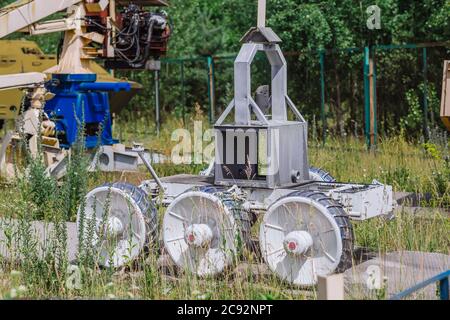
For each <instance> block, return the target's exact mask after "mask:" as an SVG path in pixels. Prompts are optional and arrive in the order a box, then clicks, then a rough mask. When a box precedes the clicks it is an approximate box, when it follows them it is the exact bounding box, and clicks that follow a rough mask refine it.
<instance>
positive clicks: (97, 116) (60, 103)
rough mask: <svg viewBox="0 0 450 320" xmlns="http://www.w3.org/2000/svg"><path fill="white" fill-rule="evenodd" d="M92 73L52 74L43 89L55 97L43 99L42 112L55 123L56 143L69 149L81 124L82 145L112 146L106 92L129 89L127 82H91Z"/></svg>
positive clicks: (90, 146) (112, 140)
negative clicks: (58, 142) (84, 143)
mask: <svg viewBox="0 0 450 320" xmlns="http://www.w3.org/2000/svg"><path fill="white" fill-rule="evenodd" d="M96 80H97V75H95V74H54V75H53V76H52V80H51V81H50V82H49V83H48V84H47V89H48V90H49V91H50V92H52V93H53V94H55V97H54V98H53V99H51V100H49V101H47V103H46V105H45V112H46V113H47V114H48V115H49V117H50V118H51V119H52V120H53V121H54V122H55V123H56V132H57V136H58V139H59V140H60V145H61V147H63V148H70V147H71V146H72V144H73V143H75V142H76V140H77V136H78V131H79V129H80V127H81V126H82V124H83V123H84V126H85V141H86V148H89V149H90V148H95V147H97V146H98V145H99V144H100V145H113V144H115V143H117V142H118V141H117V140H115V139H113V137H112V121H111V113H110V107H109V96H108V92H109V91H114V92H117V91H129V90H130V89H131V85H130V84H129V83H127V82H101V83H100V82H95V81H96Z"/></svg>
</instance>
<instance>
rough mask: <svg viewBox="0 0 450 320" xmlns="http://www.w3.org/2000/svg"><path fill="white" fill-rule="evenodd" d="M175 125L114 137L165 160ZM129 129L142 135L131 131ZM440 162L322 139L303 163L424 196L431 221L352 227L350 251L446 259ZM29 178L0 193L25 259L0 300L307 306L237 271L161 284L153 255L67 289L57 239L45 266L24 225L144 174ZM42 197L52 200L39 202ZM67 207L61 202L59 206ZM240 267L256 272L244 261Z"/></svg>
mask: <svg viewBox="0 0 450 320" xmlns="http://www.w3.org/2000/svg"><path fill="white" fill-rule="evenodd" d="M179 125H180V123H179V122H178V121H175V120H173V121H170V122H169V123H168V124H166V125H165V126H164V127H163V130H162V132H161V136H160V137H159V138H157V137H155V135H153V134H151V133H150V132H149V131H148V130H146V131H144V130H137V129H136V130H135V129H133V128H131V129H130V130H128V131H127V130H125V127H123V128H122V129H121V135H122V139H123V140H124V141H125V142H126V143H127V144H129V143H131V142H133V141H140V142H143V143H144V144H145V146H146V147H149V148H152V149H154V150H157V151H159V152H161V153H163V154H166V155H170V151H171V149H172V147H173V146H174V145H175V144H176V143H177V142H176V141H171V132H172V130H173V128H175V127H177V126H179ZM118 126H119V125H116V131H117V130H118V128H117V127H118ZM138 128H144V127H143V126H141V125H139V126H138ZM436 148H439V146H437V147H436ZM446 153H448V150H440V152H439V153H438V154H436V153H435V152H430V150H429V148H424V146H422V145H420V144H417V143H411V142H407V141H406V139H405V138H404V137H394V138H386V139H383V140H382V141H380V143H379V145H378V149H377V151H376V152H367V151H366V149H365V146H364V143H363V141H362V140H360V139H355V138H348V139H345V140H342V139H329V140H328V141H327V143H326V144H325V146H323V145H322V144H321V143H319V142H314V141H313V142H310V149H309V160H310V163H311V164H312V165H314V166H317V167H321V168H323V169H325V170H327V171H329V172H331V173H332V175H333V176H334V177H335V178H336V179H337V180H339V181H342V182H361V183H370V182H372V180H373V179H377V180H379V181H381V182H383V183H389V184H391V185H392V186H393V187H394V189H395V190H396V191H412V192H418V193H428V194H430V196H431V201H430V202H429V203H427V205H428V206H430V207H431V208H432V212H431V213H429V214H426V215H416V216H413V215H411V214H408V213H400V214H398V215H397V216H396V217H395V219H393V220H386V219H384V218H375V219H372V220H369V221H364V222H357V223H356V222H355V223H354V227H355V237H356V243H355V245H357V246H361V247H366V248H369V249H370V250H372V251H374V252H377V253H379V254H383V253H386V252H391V251H399V250H400V251H402V250H412V251H428V252H440V253H444V254H449V248H450V240H449V235H450V220H449V215H448V209H449V203H450V201H449V191H450V182H449V181H450V170H449V169H448V164H447V163H446V161H445V160H444V158H445V154H446ZM80 159H82V158H79V159H78V160H77V161H81V160H80ZM205 166H206V164H204V165H195V166H186V165H185V166H173V165H157V166H156V170H157V171H158V173H159V174H160V175H161V176H168V175H173V174H178V173H193V174H196V173H198V172H199V171H200V170H201V169H203V168H204V167H205ZM33 170H35V171H34V174H36V176H35V177H34V179H31V180H29V179H28V180H27V179H25V180H20V181H19V182H18V183H15V184H13V185H8V186H6V185H5V186H4V187H3V188H2V191H1V192H0V215H1V216H3V217H7V216H11V217H16V218H21V221H22V222H21V225H22V227H21V229H22V233H21V235H22V238H23V241H28V242H27V243H29V245H27V246H25V247H24V248H23V249H22V250H21V252H20V254H22V255H24V256H25V258H24V259H22V262H21V263H18V262H10V261H5V260H0V269H1V270H0V298H4V299H7V298H51V297H60V298H70V299H72V298H111V299H122V298H124V299H134V298H136V299H313V298H315V296H316V295H315V291H314V288H313V289H312V290H310V291H302V290H299V289H298V288H295V287H292V286H289V285H287V284H285V283H282V282H281V281H279V280H278V279H277V278H275V277H274V276H273V275H271V274H270V273H269V274H265V275H264V276H261V275H258V274H256V273H255V272H254V271H252V270H251V268H249V267H248V268H246V267H245V266H244V267H243V266H240V268H241V269H242V270H241V272H236V271H234V270H231V271H229V272H227V273H225V274H224V275H222V276H220V277H218V278H214V279H198V278H196V277H193V276H192V275H189V274H178V275H177V276H164V275H163V273H162V272H161V271H160V268H159V266H158V262H157V260H158V253H157V252H156V251H153V252H151V253H150V254H149V255H148V256H146V257H142V258H140V260H139V261H137V262H136V263H135V264H133V265H132V266H129V268H128V269H127V270H110V269H107V270H105V269H99V268H96V267H95V266H91V268H87V267H83V266H81V267H82V275H83V277H82V278H83V284H82V288H81V289H68V288H67V285H66V281H67V279H68V275H67V273H66V271H65V270H66V268H67V259H66V257H64V255H63V254H61V253H60V251H58V250H60V249H61V246H62V245H63V244H64V241H65V240H66V238H65V237H66V234H65V233H64V230H62V229H59V230H57V232H55V233H54V234H53V235H51V239H52V240H53V244H52V243H50V244H49V247H48V248H47V255H46V257H45V259H37V258H36V248H35V247H34V246H33V239H28V238H27V237H26V235H27V233H29V232H28V231H29V224H28V221H29V220H32V219H35V218H46V219H48V220H51V221H62V220H63V217H64V219H66V218H67V217H69V219H72V220H73V219H74V208H75V207H76V206H75V205H74V203H77V201H78V202H79V198H80V195H83V194H84V193H85V192H86V191H87V190H90V189H91V188H93V187H95V186H97V185H100V184H102V183H104V182H111V181H116V180H122V181H128V182H131V183H134V184H138V183H139V182H140V181H142V180H144V179H148V178H150V176H149V174H148V173H147V172H145V171H144V170H142V172H140V173H136V174H121V173H115V174H103V173H94V174H86V173H85V171H83V169H82V168H79V167H77V166H76V164H74V165H73V166H72V168H71V174H70V175H69V177H70V179H69V180H68V181H65V183H64V184H63V186H62V187H61V186H60V187H57V188H56V189H55V186H54V185H53V184H51V183H49V181H47V180H44V181H40V182H39V177H41V175H42V168H40V167H39V166H36V165H35V168H34V169H33ZM40 170H41V171H40ZM80 174H81V175H82V176H81V177H80V176H79V175H80ZM33 188H34V189H33ZM58 190H59V191H58ZM46 192H47V193H48V192H51V193H52V194H51V195H48V194H47V196H44V197H43V195H45V194H46ZM67 199H69V200H70V201H61V200H67ZM66 202H67V203H66ZM66 220H67V219H66ZM55 252H56V253H58V252H59V254H56V253H55ZM246 260H250V261H251V262H253V263H255V262H256V261H255V257H254V256H253V255H250V254H247V257H246Z"/></svg>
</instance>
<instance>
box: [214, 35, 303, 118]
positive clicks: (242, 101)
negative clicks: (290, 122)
mask: <svg viewBox="0 0 450 320" xmlns="http://www.w3.org/2000/svg"><path fill="white" fill-rule="evenodd" d="M258 51H263V52H265V54H266V56H267V60H268V61H269V64H270V66H271V91H272V108H271V115H270V119H267V115H265V114H264V113H263V112H262V111H261V109H260V108H259V106H258V105H257V104H256V102H255V101H254V99H253V98H252V92H251V83H252V76H251V65H252V62H253V60H254V59H255V56H256V53H257V52H258ZM286 104H287V106H289V107H290V108H291V109H292V111H293V112H294V114H295V116H296V117H297V119H298V121H300V122H305V120H304V119H303V117H302V115H301V114H300V112H299V111H298V110H297V108H296V107H295V105H294V104H293V103H292V101H291V99H290V98H289V97H288V95H287V63H286V59H285V58H284V55H283V52H282V51H281V49H280V46H279V45H278V44H274V43H268V44H267V43H253V42H250V43H244V44H243V45H242V48H241V50H240V52H239V54H238V56H237V58H236V60H235V62H234V99H233V100H232V101H231V103H230V104H229V105H228V107H227V108H226V110H225V111H224V113H223V114H222V115H221V117H220V118H219V119H218V120H217V123H216V125H221V124H223V122H224V121H225V118H226V117H227V116H228V114H229V113H230V112H231V111H232V109H233V108H235V113H234V122H235V123H234V124H235V125H245V126H248V125H251V115H252V112H253V113H254V114H255V115H256V117H257V119H258V120H259V121H260V122H261V123H262V124H265V125H267V124H268V121H269V120H274V121H287V109H286Z"/></svg>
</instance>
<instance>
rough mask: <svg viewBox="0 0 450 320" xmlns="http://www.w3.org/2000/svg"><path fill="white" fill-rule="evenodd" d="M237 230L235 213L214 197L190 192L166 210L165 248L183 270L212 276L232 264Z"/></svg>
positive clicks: (199, 192) (164, 221)
mask: <svg viewBox="0 0 450 320" xmlns="http://www.w3.org/2000/svg"><path fill="white" fill-rule="evenodd" d="M237 232H238V228H237V225H236V222H235V218H234V216H233V212H232V210H231V209H230V208H228V207H227V206H226V205H224V203H223V202H222V201H221V199H220V198H219V197H217V196H216V195H214V194H211V193H207V192H202V191H188V192H186V193H183V194H181V195H180V196H178V197H177V198H176V199H175V200H174V201H173V202H172V203H171V204H170V206H169V207H168V208H167V211H166V213H165V215H164V220H163V239H164V246H165V248H166V250H167V252H168V253H169V255H170V256H171V258H172V260H173V261H174V262H175V263H176V264H177V265H178V266H179V267H180V268H182V269H184V270H188V271H189V272H192V273H193V274H196V275H198V276H213V275H217V274H219V273H221V272H223V271H224V269H225V268H226V267H228V266H229V265H231V264H232V263H233V258H234V256H235V255H236V248H237V246H236V242H235V241H236V235H237Z"/></svg>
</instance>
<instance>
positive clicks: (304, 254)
mask: <svg viewBox="0 0 450 320" xmlns="http://www.w3.org/2000/svg"><path fill="white" fill-rule="evenodd" d="M259 240H260V246H261V253H262V256H263V258H264V260H265V261H266V263H267V264H268V266H269V268H270V269H271V270H272V271H273V272H274V273H275V274H276V275H277V276H278V277H279V278H281V279H283V280H285V281H287V282H290V283H292V284H295V285H300V286H310V285H314V284H315V283H316V281H317V276H319V275H322V276H324V275H328V274H331V273H333V272H334V271H335V270H336V268H337V267H338V265H339V263H340V260H341V255H342V240H341V232H340V229H339V226H338V224H337V223H336V221H335V219H334V217H333V215H331V214H330V213H329V210H328V209H327V208H326V207H325V206H324V205H322V204H320V203H319V202H318V201H316V200H314V199H311V198H308V197H305V196H287V197H285V198H282V199H280V200H278V201H277V202H275V203H274V204H273V205H272V206H271V207H270V208H269V210H268V211H267V213H266V214H265V215H264V218H263V222H262V224H261V226H260V237H259Z"/></svg>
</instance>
